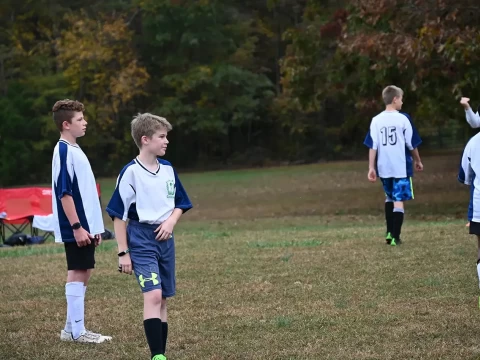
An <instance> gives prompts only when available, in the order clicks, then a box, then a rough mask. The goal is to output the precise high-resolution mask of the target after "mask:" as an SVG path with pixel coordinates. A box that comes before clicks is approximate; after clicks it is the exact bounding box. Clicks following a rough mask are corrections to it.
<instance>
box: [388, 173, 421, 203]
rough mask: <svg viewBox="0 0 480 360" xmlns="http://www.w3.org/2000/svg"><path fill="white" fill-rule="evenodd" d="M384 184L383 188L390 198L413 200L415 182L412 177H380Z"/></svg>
mask: <svg viewBox="0 0 480 360" xmlns="http://www.w3.org/2000/svg"><path fill="white" fill-rule="evenodd" d="M380 180H382V184H383V190H384V191H385V195H386V196H387V199H388V200H391V201H407V200H412V199H413V198H414V196H413V183H412V178H411V177H406V178H400V179H397V178H380Z"/></svg>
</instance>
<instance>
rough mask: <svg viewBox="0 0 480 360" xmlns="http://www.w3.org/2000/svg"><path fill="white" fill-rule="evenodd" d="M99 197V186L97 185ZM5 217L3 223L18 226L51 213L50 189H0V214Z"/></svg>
mask: <svg viewBox="0 0 480 360" xmlns="http://www.w3.org/2000/svg"><path fill="white" fill-rule="evenodd" d="M97 191H98V196H99V197H100V185H99V184H97ZM2 212H5V213H6V214H7V215H6V217H5V218H4V219H3V221H4V222H8V223H10V224H19V223H22V222H23V221H25V219H26V218H28V217H31V216H35V215H50V214H51V213H52V188H51V187H40V186H38V187H23V188H9V189H0V213H2Z"/></svg>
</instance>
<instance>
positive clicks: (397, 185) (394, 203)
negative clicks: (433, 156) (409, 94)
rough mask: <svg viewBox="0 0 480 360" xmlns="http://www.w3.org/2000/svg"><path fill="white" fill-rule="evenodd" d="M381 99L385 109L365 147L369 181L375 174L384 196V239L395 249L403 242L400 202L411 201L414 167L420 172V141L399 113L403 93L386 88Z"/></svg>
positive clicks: (370, 133)
mask: <svg viewBox="0 0 480 360" xmlns="http://www.w3.org/2000/svg"><path fill="white" fill-rule="evenodd" d="M382 98H383V102H384V104H385V110H384V111H383V112H381V113H380V114H378V115H377V116H375V117H374V118H373V119H372V122H371V124H370V130H369V132H368V134H367V137H366V138H365V141H364V144H365V145H366V146H368V147H369V148H370V150H369V161H368V180H369V181H371V182H375V180H376V179H377V174H378V176H379V177H380V180H381V181H382V184H383V189H384V191H385V195H386V199H385V220H386V225H387V232H386V237H385V240H386V243H387V244H389V245H392V246H395V245H398V244H400V243H401V242H402V241H401V239H400V233H401V230H402V225H403V218H404V213H405V209H404V204H403V203H404V201H407V200H412V199H413V184H412V177H413V165H415V169H416V170H417V171H422V170H423V164H422V161H421V160H420V155H419V153H418V145H420V143H421V142H422V140H421V139H420V136H419V135H418V133H417V131H416V129H415V127H414V126H413V124H412V122H411V119H410V117H409V116H408V115H407V114H405V113H401V112H400V110H401V109H402V105H403V90H402V89H400V88H399V87H397V86H394V85H390V86H387V87H386V88H385V89H383V91H382ZM412 156H413V159H412ZM412 160H413V161H412Z"/></svg>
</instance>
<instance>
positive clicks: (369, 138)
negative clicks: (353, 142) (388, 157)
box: [363, 130, 373, 149]
mask: <svg viewBox="0 0 480 360" xmlns="http://www.w3.org/2000/svg"><path fill="white" fill-rule="evenodd" d="M363 145H365V146H366V147H368V148H370V149H371V148H372V146H373V139H372V136H371V135H370V130H368V132H367V135H366V136H365V140H363Z"/></svg>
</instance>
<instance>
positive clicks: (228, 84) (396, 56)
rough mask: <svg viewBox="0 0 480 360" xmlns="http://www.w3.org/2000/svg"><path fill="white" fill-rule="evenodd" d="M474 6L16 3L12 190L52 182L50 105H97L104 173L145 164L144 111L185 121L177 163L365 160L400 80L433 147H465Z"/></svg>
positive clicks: (6, 66)
mask: <svg viewBox="0 0 480 360" xmlns="http://www.w3.org/2000/svg"><path fill="white" fill-rule="evenodd" d="M433 5H435V6H433ZM477 8H478V5H477V4H476V2H474V1H472V0H461V1H459V2H457V3H456V4H455V5H454V6H453V5H452V6H450V5H449V6H447V4H446V3H444V2H440V3H438V4H437V2H435V1H434V0H426V1H424V2H419V1H416V0H407V1H399V0H389V1H382V2H378V1H375V0H354V1H346V0H336V1H333V0H312V1H304V0H269V1H264V2H259V1H254V0H243V1H240V0H226V1H220V0H200V1H187V0H108V1H99V0H86V1H83V2H77V3H71V2H68V1H66V0H54V1H50V0H49V1H47V0H39V1H31V0H28V1H24V2H15V1H13V0H6V1H4V2H2V4H0V44H1V45H0V94H1V95H0V96H2V97H1V98H0V104H1V105H2V106H1V109H0V146H1V148H0V150H1V154H0V158H1V159H2V162H1V163H0V185H2V186H6V185H19V184H22V183H38V182H44V181H47V180H48V179H49V173H50V160H51V159H50V157H51V152H52V149H53V146H54V144H55V142H56V141H57V139H58V132H57V130H56V129H55V128H54V126H53V123H52V121H51V113H50V110H51V107H52V105H53V104H54V103H55V101H57V100H59V99H63V98H75V99H77V100H80V101H82V102H83V103H84V104H85V106H86V111H85V115H86V118H87V121H88V123H89V125H88V129H89V130H88V135H87V136H86V137H85V138H84V139H82V140H81V145H82V148H83V149H85V151H86V152H87V155H88V156H89V158H90V159H91V162H92V166H93V168H94V171H95V173H96V174H97V175H102V176H111V175H116V174H118V171H119V170H120V168H121V167H122V166H123V165H124V164H125V163H126V162H128V161H129V160H130V159H131V158H132V157H133V156H135V154H136V152H137V149H136V147H135V145H134V143H133V141H132V140H131V138H130V128H129V126H130V120H131V119H132V117H133V116H134V115H135V114H136V113H138V112H144V111H150V112H154V113H157V114H160V115H162V116H165V117H167V118H168V120H169V121H170V122H171V123H172V124H173V125H174V130H173V131H172V133H171V134H170V140H171V144H170V146H169V151H168V154H167V159H169V160H171V161H172V162H173V163H174V164H175V166H177V167H189V168H198V169H210V168H219V167H223V166H226V165H227V166H228V165H234V166H263V165H268V164H272V163H278V162H285V161H287V162H289V161H291V162H310V161H318V160H329V159H339V158H352V157H358V156H363V154H364V152H363V150H364V149H363V145H362V141H363V137H364V136H365V132H366V129H367V127H368V124H369V121H370V119H371V117H372V116H374V115H375V114H376V113H378V112H379V111H381V110H382V108H383V105H382V103H381V99H380V94H381V91H382V89H383V87H384V86H386V85H388V84H396V85H398V86H400V87H402V88H403V89H404V90H405V105H404V109H405V111H407V112H409V113H411V114H412V115H413V118H414V120H415V123H416V125H417V127H418V128H419V129H420V132H421V134H422V133H423V134H429V135H428V136H430V137H432V136H437V137H438V139H436V140H435V139H434V140H432V141H426V142H425V143H426V144H428V143H432V144H433V143H436V144H443V142H442V137H443V136H444V135H442V134H447V133H448V134H456V135H455V136H454V137H455V139H456V140H452V141H459V142H460V144H461V143H463V141H465V140H466V138H467V137H468V136H469V135H470V134H469V132H468V131H461V130H459V128H460V127H461V126H462V123H463V122H464V120H463V116H464V115H463V112H462V111H461V108H459V106H458V98H459V97H460V96H462V95H466V96H469V97H470V98H472V101H478V100H476V99H480V86H479V84H480V76H479V72H478V68H479V66H478V65H479V64H480V55H479V54H480V52H479V51H478V44H479V40H480V32H479V30H478V23H479V22H478V19H476V16H474V15H472V14H474V13H479V12H478V11H477V10H479V9H477ZM475 9H476V10H475ZM474 106H475V105H474ZM446 129H448V130H449V131H446ZM435 134H436V135H435ZM27 170H28V171H27ZM20 174H22V175H20ZM25 174H26V175H25Z"/></svg>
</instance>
